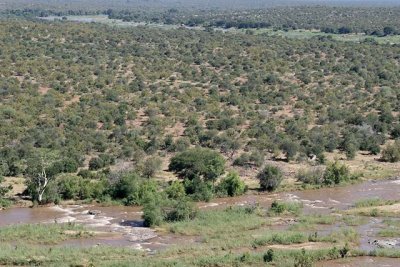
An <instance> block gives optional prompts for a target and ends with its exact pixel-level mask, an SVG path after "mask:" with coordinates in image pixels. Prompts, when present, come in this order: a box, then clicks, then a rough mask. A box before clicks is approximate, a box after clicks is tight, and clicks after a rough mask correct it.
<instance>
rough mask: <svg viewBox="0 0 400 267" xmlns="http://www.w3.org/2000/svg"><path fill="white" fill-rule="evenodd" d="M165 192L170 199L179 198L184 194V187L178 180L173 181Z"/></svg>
mask: <svg viewBox="0 0 400 267" xmlns="http://www.w3.org/2000/svg"><path fill="white" fill-rule="evenodd" d="M165 193H166V194H167V196H168V198H170V199H179V198H182V197H184V196H185V195H186V193H185V187H184V186H183V184H182V183H181V182H179V181H173V182H172V183H171V184H170V185H169V186H168V187H167V188H166V189H165Z"/></svg>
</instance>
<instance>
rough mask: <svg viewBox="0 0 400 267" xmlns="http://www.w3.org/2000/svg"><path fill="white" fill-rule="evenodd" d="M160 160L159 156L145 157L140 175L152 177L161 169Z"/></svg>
mask: <svg viewBox="0 0 400 267" xmlns="http://www.w3.org/2000/svg"><path fill="white" fill-rule="evenodd" d="M161 164H162V161H161V159H160V158H159V157H150V158H148V159H146V161H145V162H144V163H143V167H142V175H143V176H144V177H146V178H150V177H153V176H154V175H155V174H156V172H157V171H159V170H160V169H161Z"/></svg>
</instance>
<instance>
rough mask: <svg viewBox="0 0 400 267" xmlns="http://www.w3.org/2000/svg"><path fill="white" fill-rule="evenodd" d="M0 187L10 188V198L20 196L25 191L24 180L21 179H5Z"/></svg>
mask: <svg viewBox="0 0 400 267" xmlns="http://www.w3.org/2000/svg"><path fill="white" fill-rule="evenodd" d="M2 185H5V186H9V185H11V186H12V190H11V191H10V192H9V195H10V196H15V195H19V194H22V192H24V191H25V189H26V185H25V179H24V178H22V177H6V178H5V181H4V182H3V183H2Z"/></svg>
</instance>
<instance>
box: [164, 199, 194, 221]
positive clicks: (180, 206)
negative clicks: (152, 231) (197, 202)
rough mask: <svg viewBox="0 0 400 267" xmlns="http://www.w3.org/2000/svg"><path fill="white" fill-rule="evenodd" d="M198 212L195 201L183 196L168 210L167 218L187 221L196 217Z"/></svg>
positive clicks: (168, 219)
mask: <svg viewBox="0 0 400 267" xmlns="http://www.w3.org/2000/svg"><path fill="white" fill-rule="evenodd" d="M196 212H197V211H196V209H195V206H194V205H193V203H192V202H191V201H190V200H189V199H188V198H187V197H182V198H180V199H177V200H176V201H173V205H172V209H171V210H168V211H167V214H166V216H165V219H166V220H167V221H171V222H176V221H187V220H191V219H194V218H195V216H196Z"/></svg>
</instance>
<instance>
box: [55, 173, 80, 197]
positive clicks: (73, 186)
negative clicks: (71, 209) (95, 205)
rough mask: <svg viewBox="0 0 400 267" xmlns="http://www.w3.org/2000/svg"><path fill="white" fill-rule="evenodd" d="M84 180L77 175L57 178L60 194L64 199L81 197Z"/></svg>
mask: <svg viewBox="0 0 400 267" xmlns="http://www.w3.org/2000/svg"><path fill="white" fill-rule="evenodd" d="M82 181H83V178H82V177H80V176H75V175H62V176H61V177H58V178H57V186H58V192H59V194H60V196H61V197H62V198H63V199H78V198H80V197H81V189H82Z"/></svg>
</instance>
